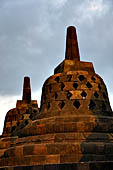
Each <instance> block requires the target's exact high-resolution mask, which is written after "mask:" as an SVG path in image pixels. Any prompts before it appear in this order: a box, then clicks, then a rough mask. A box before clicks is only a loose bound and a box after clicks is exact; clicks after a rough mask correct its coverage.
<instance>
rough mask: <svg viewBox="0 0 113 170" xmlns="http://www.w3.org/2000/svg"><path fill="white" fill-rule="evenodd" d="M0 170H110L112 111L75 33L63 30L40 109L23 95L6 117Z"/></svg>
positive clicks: (28, 91)
mask: <svg viewBox="0 0 113 170" xmlns="http://www.w3.org/2000/svg"><path fill="white" fill-rule="evenodd" d="M0 169H2V170H25V169H29V170H30V169H33V170H35V169H37V170H112V169H113V112H112V109H111V107H110V103H109V98H108V93H107V89H106V86H105V84H104V82H103V79H102V78H101V77H100V76H99V75H97V74H96V73H95V70H94V67H93V64H92V63H91V62H83V61H80V54H79V47H78V42H77V35H76V29H75V27H73V26H70V27H68V29H67V39H66V52H65V59H64V61H63V62H62V63H61V64H59V65H58V66H57V67H56V68H55V70H54V75H52V76H51V77H49V78H48V79H47V80H46V81H45V83H44V85H43V88H42V97H41V106H40V108H38V104H37V101H36V100H31V88H30V78H29V77H25V78H24V87H23V97H22V100H18V101H17V104H16V108H14V109H12V110H10V111H9V112H8V113H7V114H6V118H5V123H4V129H3V134H2V135H1V137H0Z"/></svg>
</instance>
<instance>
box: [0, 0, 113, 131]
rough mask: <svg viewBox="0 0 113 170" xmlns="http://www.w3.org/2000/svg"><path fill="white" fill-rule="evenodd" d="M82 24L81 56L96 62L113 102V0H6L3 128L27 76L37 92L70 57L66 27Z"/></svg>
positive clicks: (1, 32) (1, 60) (0, 45)
mask: <svg viewBox="0 0 113 170" xmlns="http://www.w3.org/2000/svg"><path fill="white" fill-rule="evenodd" d="M69 25H74V26H76V28H77V34H78V42H79V47H80V55H81V60H83V61H90V62H93V64H94V67H95V71H96V72H97V73H98V74H99V75H100V76H101V77H102V78H103V79H104V81H105V83H106V85H107V88H108V92H109V97H110V102H111V106H112V108H113V88H112V84H113V0H79V1H78V0H49V1H48V0H38V1H37V0H0V134H1V132H2V128H3V122H4V117H5V114H6V112H7V111H8V110H9V109H11V108H14V107H15V105H16V100H17V99H21V94H22V84H23V78H24V76H30V77H31V83H32V98H33V99H37V100H38V102H40V95H41V87H42V84H43V83H44V81H45V80H46V78H47V77H48V76H50V75H51V74H53V70H54V68H55V67H56V66H57V65H58V64H59V63H60V62H61V61H62V60H63V59H64V57H65V56H64V55H65V39H66V28H67V26H69Z"/></svg>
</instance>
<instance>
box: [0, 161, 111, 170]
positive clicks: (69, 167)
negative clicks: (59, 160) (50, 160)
mask: <svg viewBox="0 0 113 170" xmlns="http://www.w3.org/2000/svg"><path fill="white" fill-rule="evenodd" d="M112 167H113V162H94V163H91V162H90V163H84V162H83V163H71V164H51V165H33V166H16V167H3V168H0V170H25V169H26V170H112Z"/></svg>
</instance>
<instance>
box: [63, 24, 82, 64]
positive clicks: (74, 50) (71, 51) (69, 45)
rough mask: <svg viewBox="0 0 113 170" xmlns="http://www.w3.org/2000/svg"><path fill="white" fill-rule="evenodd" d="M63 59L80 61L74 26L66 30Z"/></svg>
mask: <svg viewBox="0 0 113 170" xmlns="http://www.w3.org/2000/svg"><path fill="white" fill-rule="evenodd" d="M65 59H68V60H76V61H80V55H79V48H78V41H77V34H76V28H75V27H74V26H69V27H68V28H67V37H66V52H65Z"/></svg>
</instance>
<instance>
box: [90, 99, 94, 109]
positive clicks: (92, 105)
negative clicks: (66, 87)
mask: <svg viewBox="0 0 113 170" xmlns="http://www.w3.org/2000/svg"><path fill="white" fill-rule="evenodd" d="M95 106H96V104H95V103H94V101H93V100H91V101H90V104H89V109H94V108H95Z"/></svg>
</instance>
